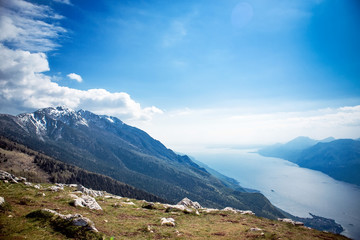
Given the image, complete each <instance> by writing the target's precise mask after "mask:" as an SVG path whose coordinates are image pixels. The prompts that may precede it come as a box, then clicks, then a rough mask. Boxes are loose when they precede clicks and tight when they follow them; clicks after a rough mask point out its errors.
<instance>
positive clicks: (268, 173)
mask: <svg viewBox="0 0 360 240" xmlns="http://www.w3.org/2000/svg"><path fill="white" fill-rule="evenodd" d="M256 151H257V150H256V149H246V150H244V149H209V151H207V152H206V153H203V152H201V153H199V152H193V153H191V155H192V156H194V157H195V158H196V159H197V160H199V161H201V162H203V163H205V164H207V165H208V166H209V167H211V168H213V169H215V170H217V171H219V172H220V173H222V174H224V175H227V176H229V177H232V178H234V179H236V180H238V181H239V182H240V185H241V186H243V187H246V188H252V189H257V190H259V191H261V193H263V194H264V195H265V196H266V197H267V198H268V199H269V200H270V201H271V202H272V204H273V205H275V206H277V207H279V208H281V209H283V210H285V211H287V212H289V213H291V214H293V215H295V216H299V217H310V215H309V214H308V213H309V212H310V213H312V214H315V215H317V216H322V217H326V218H331V219H334V220H335V221H336V222H337V223H339V224H341V225H342V227H343V228H344V229H345V231H344V232H343V233H342V234H343V235H345V236H347V237H351V238H353V239H360V187H358V186H356V185H352V184H348V183H345V182H341V181H337V180H334V179H333V178H331V177H329V176H328V175H326V174H323V173H321V172H318V171H314V170H310V169H306V168H301V167H299V166H298V165H296V164H294V163H291V162H289V161H286V160H283V159H280V158H271V157H263V156H261V155H259V154H257V153H255V152H256Z"/></svg>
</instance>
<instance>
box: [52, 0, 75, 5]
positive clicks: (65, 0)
mask: <svg viewBox="0 0 360 240" xmlns="http://www.w3.org/2000/svg"><path fill="white" fill-rule="evenodd" d="M54 2H58V3H63V4H67V5H71V2H70V0H54Z"/></svg>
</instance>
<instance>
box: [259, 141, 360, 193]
mask: <svg viewBox="0 0 360 240" xmlns="http://www.w3.org/2000/svg"><path fill="white" fill-rule="evenodd" d="M258 153H259V154H261V155H263V156H266V157H278V158H282V159H286V160H288V161H291V162H294V163H296V164H298V165H299V166H301V167H305V168H310V169H313V170H318V171H321V172H323V173H325V174H328V175H329V176H331V177H333V178H335V179H337V180H340V181H345V182H348V183H352V184H356V185H359V186H360V177H359V176H358V173H359V172H360V141H358V140H353V139H334V138H331V137H330V138H326V139H324V140H314V139H310V138H307V137H298V138H295V139H294V140H291V141H290V142H288V143H285V144H275V145H272V146H268V147H265V148H262V149H260V150H259V151H258Z"/></svg>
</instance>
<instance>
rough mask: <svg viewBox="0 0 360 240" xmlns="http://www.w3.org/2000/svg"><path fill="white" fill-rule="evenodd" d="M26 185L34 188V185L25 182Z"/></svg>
mask: <svg viewBox="0 0 360 240" xmlns="http://www.w3.org/2000/svg"><path fill="white" fill-rule="evenodd" d="M24 184H25V185H26V186H30V187H32V185H33V184H32V183H31V182H24Z"/></svg>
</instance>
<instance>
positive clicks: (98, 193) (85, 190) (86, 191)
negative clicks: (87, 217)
mask: <svg viewBox="0 0 360 240" xmlns="http://www.w3.org/2000/svg"><path fill="white" fill-rule="evenodd" d="M77 190H78V191H80V192H82V193H84V194H86V195H90V196H93V197H101V196H104V195H105V194H104V192H103V191H96V190H92V189H90V188H86V187H84V186H82V185H80V184H79V185H77Z"/></svg>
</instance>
